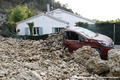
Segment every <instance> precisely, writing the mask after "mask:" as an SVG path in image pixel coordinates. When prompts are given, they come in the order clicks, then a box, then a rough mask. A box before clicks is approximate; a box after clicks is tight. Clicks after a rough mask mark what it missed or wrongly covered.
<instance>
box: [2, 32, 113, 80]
mask: <svg viewBox="0 0 120 80" xmlns="http://www.w3.org/2000/svg"><path fill="white" fill-rule="evenodd" d="M63 33H64V31H61V32H60V33H56V34H50V35H49V37H48V39H46V40H38V41H35V40H22V39H12V38H0V80H70V79H71V78H73V77H80V76H82V77H99V76H100V75H97V74H100V73H103V72H106V71H108V70H109V69H108V67H109V66H108V65H107V61H103V60H101V59H100V57H99V54H98V53H97V52H96V50H95V49H92V48H91V47H88V46H86V47H83V48H80V49H78V50H76V51H74V52H73V53H70V52H69V51H68V49H67V48H66V49H64V47H63ZM94 58H95V61H94ZM111 60H112V57H110V61H111ZM93 68H94V69H95V70H94V69H93ZM97 68H98V69H97ZM112 69H113V68H112ZM93 80H94V79H93ZM95 80H96V79H95ZM103 80H104V79H103Z"/></svg>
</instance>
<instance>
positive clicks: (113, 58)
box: [108, 49, 120, 77]
mask: <svg viewBox="0 0 120 80" xmlns="http://www.w3.org/2000/svg"><path fill="white" fill-rule="evenodd" d="M108 61H109V66H110V72H111V74H112V75H113V76H115V77H116V76H120V49H112V50H110V51H109V52H108Z"/></svg>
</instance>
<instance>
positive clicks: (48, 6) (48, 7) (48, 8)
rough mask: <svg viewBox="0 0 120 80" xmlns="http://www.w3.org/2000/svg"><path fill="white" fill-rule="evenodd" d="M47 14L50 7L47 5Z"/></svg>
mask: <svg viewBox="0 0 120 80" xmlns="http://www.w3.org/2000/svg"><path fill="white" fill-rule="evenodd" d="M47 12H50V5H49V4H47Z"/></svg>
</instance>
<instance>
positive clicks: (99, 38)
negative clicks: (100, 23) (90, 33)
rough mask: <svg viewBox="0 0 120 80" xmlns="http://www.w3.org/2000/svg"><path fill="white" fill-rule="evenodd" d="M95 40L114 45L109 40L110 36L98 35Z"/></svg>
mask: <svg viewBox="0 0 120 80" xmlns="http://www.w3.org/2000/svg"><path fill="white" fill-rule="evenodd" d="M93 39H95V40H100V41H104V42H107V43H109V44H112V42H113V41H112V39H111V38H109V37H108V36H105V35H102V34H98V35H97V36H96V37H94V38H93Z"/></svg>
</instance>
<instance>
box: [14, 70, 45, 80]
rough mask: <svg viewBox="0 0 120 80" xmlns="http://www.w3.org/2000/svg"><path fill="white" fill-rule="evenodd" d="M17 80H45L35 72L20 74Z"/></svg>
mask: <svg viewBox="0 0 120 80" xmlns="http://www.w3.org/2000/svg"><path fill="white" fill-rule="evenodd" d="M16 79H17V80H43V79H42V78H41V76H40V75H39V74H38V73H37V72H35V71H26V72H22V73H20V74H19V75H18V76H17V77H16Z"/></svg>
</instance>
